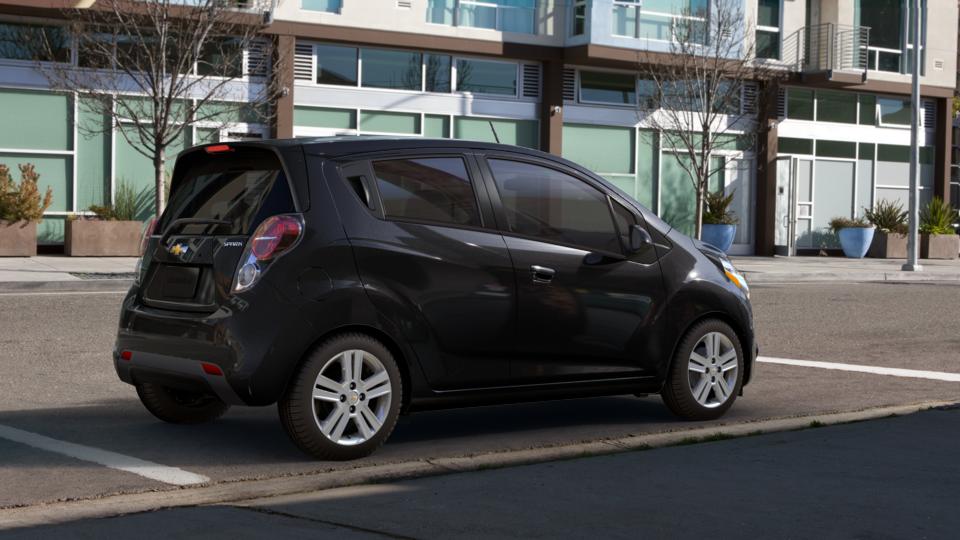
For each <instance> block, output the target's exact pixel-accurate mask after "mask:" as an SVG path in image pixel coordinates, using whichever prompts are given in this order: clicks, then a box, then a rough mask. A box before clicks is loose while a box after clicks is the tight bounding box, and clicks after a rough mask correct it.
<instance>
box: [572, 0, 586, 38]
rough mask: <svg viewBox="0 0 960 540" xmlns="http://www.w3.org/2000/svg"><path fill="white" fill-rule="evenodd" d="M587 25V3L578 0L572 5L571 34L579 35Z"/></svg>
mask: <svg viewBox="0 0 960 540" xmlns="http://www.w3.org/2000/svg"><path fill="white" fill-rule="evenodd" d="M586 26H587V4H586V2H585V1H584V2H578V3H577V4H576V5H575V6H573V35H575V36H581V35H583V32H584V30H585V29H586Z"/></svg>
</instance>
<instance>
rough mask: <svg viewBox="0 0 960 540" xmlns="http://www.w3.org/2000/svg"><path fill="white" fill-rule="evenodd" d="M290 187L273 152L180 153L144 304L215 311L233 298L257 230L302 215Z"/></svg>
mask: <svg viewBox="0 0 960 540" xmlns="http://www.w3.org/2000/svg"><path fill="white" fill-rule="evenodd" d="M291 188H292V186H291V184H290V181H289V175H288V174H287V172H286V171H285V170H284V167H283V164H282V162H281V160H280V158H279V157H278V155H277V154H276V153H275V152H274V151H273V150H272V149H269V148H264V147H256V146H246V145H242V144H241V145H213V146H207V147H203V148H199V149H196V150H193V151H189V152H188V153H185V154H183V155H181V157H180V159H178V160H177V165H176V167H175V170H174V175H173V178H172V180H171V194H170V201H169V203H168V205H167V208H166V209H165V210H164V212H163V215H162V216H161V217H160V219H159V220H158V222H157V225H156V227H155V229H154V233H153V235H152V236H151V237H150V238H149V239H148V242H147V246H146V250H145V253H144V257H143V261H142V266H141V274H140V276H141V277H142V286H141V289H140V297H141V301H142V302H143V304H145V305H147V306H150V307H153V308H158V309H168V310H175V311H188V312H204V313H211V312H213V311H216V310H217V308H218V307H219V306H220V305H222V304H223V303H224V302H226V301H228V300H229V298H230V297H231V296H232V292H231V291H232V285H233V282H234V276H235V275H236V272H237V263H238V262H239V260H240V258H241V255H242V253H243V252H244V247H245V246H246V244H247V241H248V239H249V238H250V236H251V234H252V233H253V232H254V231H255V230H256V229H257V226H258V225H260V224H261V223H262V222H263V221H264V220H265V219H267V218H269V217H271V216H275V215H281V214H292V213H294V212H296V211H297V209H296V204H295V202H294V197H293V195H292V193H294V190H293V189H291Z"/></svg>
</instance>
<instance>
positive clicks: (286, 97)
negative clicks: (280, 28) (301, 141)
mask: <svg viewBox="0 0 960 540" xmlns="http://www.w3.org/2000/svg"><path fill="white" fill-rule="evenodd" d="M296 42H297V40H296V38H295V37H294V36H277V37H276V39H275V40H274V63H273V66H274V68H273V73H272V74H271V75H272V76H273V78H274V80H273V85H274V87H275V88H277V92H278V93H277V100H276V103H274V112H275V114H274V118H273V125H272V126H271V128H272V129H271V136H272V137H274V138H276V139H289V138H292V137H293V61H294V48H295V46H296Z"/></svg>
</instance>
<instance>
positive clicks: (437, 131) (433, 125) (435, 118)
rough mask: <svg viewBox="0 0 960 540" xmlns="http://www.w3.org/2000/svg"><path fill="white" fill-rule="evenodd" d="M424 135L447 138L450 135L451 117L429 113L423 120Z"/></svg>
mask: <svg viewBox="0 0 960 540" xmlns="http://www.w3.org/2000/svg"><path fill="white" fill-rule="evenodd" d="M423 135H424V137H435V138H437V139H447V138H449V137H450V117H449V116H440V115H433V114H428V115H426V116H424V120H423Z"/></svg>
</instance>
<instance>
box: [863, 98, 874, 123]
mask: <svg viewBox="0 0 960 540" xmlns="http://www.w3.org/2000/svg"><path fill="white" fill-rule="evenodd" d="M860 123H861V124H865V125H868V126H873V125H876V123H877V96H874V95H872V94H860Z"/></svg>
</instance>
